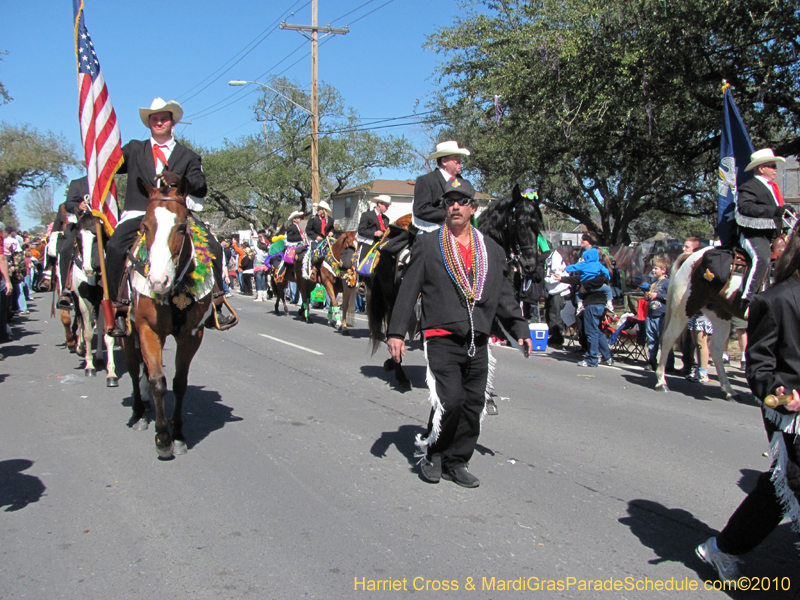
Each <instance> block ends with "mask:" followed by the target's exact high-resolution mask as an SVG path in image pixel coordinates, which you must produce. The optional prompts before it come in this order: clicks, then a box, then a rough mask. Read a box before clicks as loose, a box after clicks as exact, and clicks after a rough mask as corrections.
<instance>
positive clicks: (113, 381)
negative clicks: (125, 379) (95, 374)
mask: <svg viewBox="0 0 800 600" xmlns="http://www.w3.org/2000/svg"><path fill="white" fill-rule="evenodd" d="M106 387H119V378H118V377H106Z"/></svg>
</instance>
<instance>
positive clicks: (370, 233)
mask: <svg viewBox="0 0 800 600" xmlns="http://www.w3.org/2000/svg"><path fill="white" fill-rule="evenodd" d="M372 201H373V202H374V203H375V210H368V211H365V212H364V213H363V214H362V215H361V219H360V220H359V221H358V231H357V235H356V240H357V241H358V243H359V244H360V245H361V247H360V250H359V253H358V256H359V258H358V260H359V262H360V261H361V260H363V259H364V257H365V256H366V255H367V252H369V249H370V248H372V246H373V244H375V242H377V241H378V240H379V239H381V238H382V237H383V233H384V232H385V231H386V228H387V227H388V226H389V217H387V216H386V211H387V210H389V205H390V204H391V203H392V197H391V196H387V195H386V194H379V195H378V196H375V197H374V198H373V199H372Z"/></svg>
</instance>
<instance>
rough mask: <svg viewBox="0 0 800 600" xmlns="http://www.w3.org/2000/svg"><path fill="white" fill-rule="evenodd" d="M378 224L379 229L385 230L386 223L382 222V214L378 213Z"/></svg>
mask: <svg viewBox="0 0 800 600" xmlns="http://www.w3.org/2000/svg"><path fill="white" fill-rule="evenodd" d="M378 225H380V226H381V231H386V225H384V224H383V215H382V214H380V213H378Z"/></svg>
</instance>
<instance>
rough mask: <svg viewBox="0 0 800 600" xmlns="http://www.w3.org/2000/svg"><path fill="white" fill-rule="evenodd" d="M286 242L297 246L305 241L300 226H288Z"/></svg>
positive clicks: (291, 224) (292, 224) (290, 224)
mask: <svg viewBox="0 0 800 600" xmlns="http://www.w3.org/2000/svg"><path fill="white" fill-rule="evenodd" d="M286 241H287V242H289V243H290V244H297V243H300V242H302V241H303V232H302V231H300V225H295V224H294V223H289V224H288V225H287V226H286Z"/></svg>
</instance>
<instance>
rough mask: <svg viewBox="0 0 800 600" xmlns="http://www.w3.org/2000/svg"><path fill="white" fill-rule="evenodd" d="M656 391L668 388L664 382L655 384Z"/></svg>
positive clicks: (665, 390)
mask: <svg viewBox="0 0 800 600" xmlns="http://www.w3.org/2000/svg"><path fill="white" fill-rule="evenodd" d="M656 391H657V392H668V391H669V388H668V387H667V384H666V383H662V384H661V385H657V386H656Z"/></svg>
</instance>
